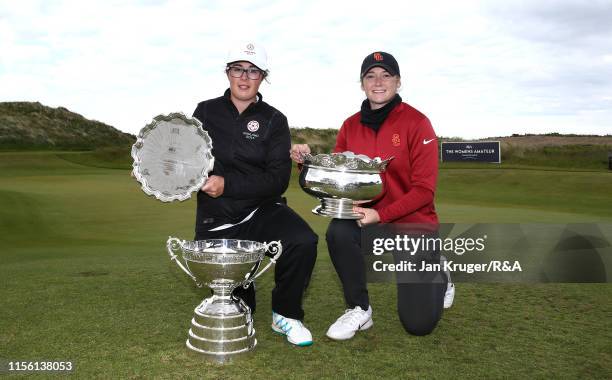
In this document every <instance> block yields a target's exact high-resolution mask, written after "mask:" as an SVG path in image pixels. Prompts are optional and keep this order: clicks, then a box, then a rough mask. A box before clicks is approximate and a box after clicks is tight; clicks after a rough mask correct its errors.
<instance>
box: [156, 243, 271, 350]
mask: <svg viewBox="0 0 612 380" xmlns="http://www.w3.org/2000/svg"><path fill="white" fill-rule="evenodd" d="M166 247H167V249H168V253H169V254H170V259H171V260H173V261H174V262H176V264H177V265H178V266H179V267H180V268H181V269H182V270H183V271H184V272H185V273H187V275H188V276H189V277H191V278H192V279H193V280H194V281H195V282H196V284H197V285H198V287H202V286H204V285H206V286H207V287H209V288H210V289H212V291H213V295H212V297H208V298H206V299H204V301H202V303H200V305H198V306H197V307H196V308H195V310H194V315H193V318H192V320H191V328H190V329H189V333H188V335H189V336H188V339H187V343H186V344H187V348H188V349H189V350H191V351H193V352H195V353H198V354H202V355H204V356H206V357H208V358H211V359H213V360H215V361H218V362H225V361H227V360H228V359H230V358H232V357H234V356H235V355H236V354H240V353H245V352H248V351H251V350H253V349H254V348H255V346H256V345H257V339H255V329H254V328H253V317H252V315H251V309H250V308H249V306H248V305H247V304H246V303H245V302H244V301H243V300H242V299H240V298H237V297H235V296H233V295H232V291H233V290H234V289H235V288H237V287H239V286H242V287H245V288H247V287H249V286H250V285H251V283H252V282H253V281H254V280H255V279H256V278H257V277H259V276H260V275H262V274H263V273H264V272H265V271H266V270H268V268H270V266H271V265H272V264H274V263H276V260H277V259H278V258H279V257H280V255H281V253H282V246H281V243H280V242H279V241H273V242H270V243H258V242H255V241H250V240H236V239H211V240H197V241H190V240H180V239H177V238H173V237H170V238H169V239H168V241H167V242H166ZM177 253H178V254H177ZM264 256H268V257H269V262H268V264H267V265H266V266H265V267H264V268H263V269H261V270H259V267H260V264H261V262H262V260H263V258H264Z"/></svg>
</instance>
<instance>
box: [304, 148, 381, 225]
mask: <svg viewBox="0 0 612 380" xmlns="http://www.w3.org/2000/svg"><path fill="white" fill-rule="evenodd" d="M392 159H393V157H391V158H388V159H386V160H381V159H380V158H379V157H376V158H373V159H372V158H369V157H368V156H365V155H363V154H359V155H357V154H354V153H353V152H343V153H332V154H317V155H316V156H313V155H311V154H305V155H304V166H303V168H302V171H301V172H300V179H299V182H300V186H301V188H302V189H303V190H304V191H305V192H306V193H307V194H310V195H312V196H314V197H317V198H319V201H320V202H321V204H320V205H319V206H317V207H315V208H314V209H313V210H312V212H313V213H315V214H317V215H321V216H326V217H331V218H338V219H360V218H361V215H360V214H358V213H355V212H354V211H353V206H356V205H360V204H363V203H367V202H370V201H373V200H376V199H378V198H380V197H381V196H382V194H383V191H384V188H383V182H382V178H381V175H380V174H381V173H382V172H384V171H385V169H386V167H387V164H388V163H389V161H391V160H392Z"/></svg>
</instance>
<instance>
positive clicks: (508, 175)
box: [0, 152, 612, 379]
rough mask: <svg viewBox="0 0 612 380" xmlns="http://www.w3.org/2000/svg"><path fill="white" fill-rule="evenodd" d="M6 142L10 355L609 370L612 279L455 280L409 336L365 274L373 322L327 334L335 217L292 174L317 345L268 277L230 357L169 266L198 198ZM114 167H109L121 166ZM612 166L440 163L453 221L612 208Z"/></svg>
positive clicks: (543, 374) (5, 343)
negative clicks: (275, 303) (11, 148)
mask: <svg viewBox="0 0 612 380" xmlns="http://www.w3.org/2000/svg"><path fill="white" fill-rule="evenodd" d="M71 154H73V155H72V156H67V154H64V153H55V152H43V153H0V245H1V246H2V248H3V249H2V253H1V254H0V258H1V259H0V260H1V261H0V262H1V264H0V279H1V281H2V287H0V297H1V299H2V307H1V308H0V359H10V360H35V359H38V360H72V361H73V362H74V363H75V367H76V369H75V372H74V374H75V375H76V376H77V377H78V378H92V377H93V378H150V377H159V378H183V377H186V378H214V379H218V378H222V379H223V378H245V377H251V378H279V379H282V378H380V377H383V378H467V377H472V378H474V377H478V378H508V377H511V378H522V377H530V378H531V377H536V378H553V377H558V378H610V377H612V364H610V363H612V349H611V348H610V341H612V333H611V331H612V318H611V317H612V286H610V284H538V285H534V284H459V285H458V288H457V296H456V299H455V305H454V306H453V307H452V308H451V309H449V310H448V311H446V312H445V314H444V316H443V318H442V320H441V322H440V324H439V326H438V328H437V329H436V330H435V331H434V333H433V334H431V335H430V336H427V337H413V336H409V335H407V334H406V333H405V332H404V331H403V329H402V328H401V325H400V323H399V321H398V318H397V314H396V310H395V302H396V299H395V288H394V285H392V284H371V285H370V286H369V289H370V293H371V301H372V306H373V309H374V312H375V314H374V327H373V328H372V329H371V330H369V331H367V332H364V333H360V334H358V335H357V336H356V337H355V338H354V339H352V340H350V341H347V342H333V341H330V340H328V339H327V338H326V337H325V331H326V329H327V328H328V327H329V324H330V323H331V322H333V321H334V320H335V318H337V317H338V316H339V315H340V313H341V312H342V311H343V308H344V306H343V300H342V293H341V289H340V284H339V281H338V279H337V276H336V273H335V271H334V269H333V267H332V265H331V262H330V260H329V256H328V253H327V250H326V246H325V242H324V232H325V228H326V226H327V223H328V220H326V219H323V218H320V217H316V216H314V215H312V214H310V209H311V208H312V207H313V206H314V205H315V204H316V201H315V200H314V199H311V198H309V197H307V196H306V195H305V194H304V193H303V192H302V191H301V190H300V189H299V187H298V186H297V184H296V180H295V179H294V180H292V183H291V186H290V189H289V191H288V193H287V195H288V198H289V203H290V205H291V206H292V207H293V208H294V209H296V210H297V211H298V212H299V213H300V214H301V215H303V216H304V218H305V219H306V220H307V221H308V222H309V223H310V224H311V226H313V228H314V229H315V231H316V232H317V233H318V234H319V236H320V237H321V243H320V246H319V256H318V259H317V264H316V267H315V271H314V274H313V278H312V281H311V286H310V288H309V289H308V292H307V294H306V297H305V300H304V308H305V310H306V313H307V315H306V319H305V323H306V325H307V326H308V327H309V328H310V329H311V331H312V332H313V335H314V339H315V343H314V345H313V346H312V347H309V348H296V347H292V346H290V345H289V344H288V343H287V342H285V341H284V339H283V338H282V337H279V336H277V335H275V334H273V333H272V332H271V331H270V328H269V322H270V310H269V305H270V291H271V289H272V286H273V284H272V276H271V275H270V274H266V275H264V276H262V279H261V281H258V293H257V295H258V304H259V305H260V306H259V308H258V312H257V314H256V315H255V328H256V330H257V339H258V341H259V344H258V346H257V348H256V350H255V351H254V352H253V353H252V354H249V355H247V356H245V357H242V358H240V359H239V360H237V361H235V362H234V363H232V364H231V365H218V364H214V363H209V362H206V361H203V360H202V359H201V358H199V357H197V356H194V355H190V354H189V353H188V351H187V350H186V348H185V347H184V342H185V339H186V334H187V330H188V327H189V320H190V318H191V316H192V313H193V308H194V307H195V306H196V305H197V304H198V303H199V302H200V301H201V300H202V298H204V297H205V296H207V292H206V291H202V290H198V289H196V288H195V287H194V286H193V285H192V284H191V283H190V280H189V281H188V279H187V277H186V276H185V275H184V274H183V273H182V272H180V271H179V269H178V268H177V267H175V266H174V264H171V263H170V260H169V259H168V256H167V253H166V252H165V241H166V239H167V238H168V236H169V235H172V236H178V237H181V238H185V239H191V238H192V237H193V221H194V210H195V200H189V201H186V202H183V203H173V204H163V203H161V202H159V201H156V200H154V199H152V198H149V197H147V196H146V195H145V194H144V193H143V192H142V191H141V190H140V188H139V186H138V184H137V183H136V181H135V180H134V179H132V178H131V177H130V175H129V170H125V169H121V170H118V169H105V168H100V167H104V166H107V165H108V161H107V160H102V159H99V160H98V161H95V160H93V159H91V158H90V157H89V158H87V160H83V161H81V162H84V163H86V164H87V165H80V164H78V162H79V160H78V158H79V156H78V154H75V153H71ZM111 166H112V165H111ZM610 194H612V175H611V174H609V173H606V172H579V173H576V172H562V171H539V170H517V169H506V170H496V169H494V168H491V169H461V168H455V169H442V170H441V172H440V178H439V192H438V199H437V206H438V211H439V214H440V217H441V220H442V221H443V222H552V223H566V222H568V223H569V222H607V223H610V222H611V221H612V215H611V214H612V213H611V212H610V210H612V197H610Z"/></svg>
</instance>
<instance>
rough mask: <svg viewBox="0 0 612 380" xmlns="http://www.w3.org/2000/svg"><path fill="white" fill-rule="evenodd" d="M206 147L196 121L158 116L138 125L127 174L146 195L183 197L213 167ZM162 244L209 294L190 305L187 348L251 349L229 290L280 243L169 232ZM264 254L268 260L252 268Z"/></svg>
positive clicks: (243, 310)
mask: <svg viewBox="0 0 612 380" xmlns="http://www.w3.org/2000/svg"><path fill="white" fill-rule="evenodd" d="M211 151H212V141H211V139H210V137H209V136H208V133H207V132H206V131H204V130H203V128H202V124H201V123H200V121H198V120H197V119H194V118H188V117H186V116H185V115H183V114H182V113H171V114H168V115H159V116H157V117H155V118H154V119H153V121H152V122H151V123H149V124H147V125H146V126H145V127H144V128H142V130H141V131H140V133H139V134H138V139H137V141H136V143H135V144H134V145H133V146H132V158H133V159H134V163H133V171H132V175H133V176H134V178H136V180H138V182H140V183H141V185H142V190H143V191H144V192H145V193H146V194H148V195H152V196H154V197H155V198H156V199H158V200H160V201H162V202H172V201H175V200H178V201H184V200H186V199H188V198H190V197H191V194H192V193H193V192H194V191H198V190H199V189H200V188H201V187H202V185H203V184H204V183H205V182H206V180H207V179H208V173H209V172H210V171H211V170H212V169H213V166H214V157H213V156H212V153H211ZM166 247H167V250H168V253H170V257H171V259H172V260H174V261H175V262H176V263H177V265H178V266H179V267H180V268H181V269H182V270H183V271H185V273H187V274H188V275H189V276H190V277H191V278H192V279H193V280H194V281H196V283H197V284H198V286H200V287H201V286H203V285H207V286H208V287H210V288H211V289H212V291H213V293H214V294H213V296H212V297H209V298H206V299H205V300H204V301H203V302H202V303H201V304H200V305H199V306H198V307H196V309H195V312H194V315H193V318H192V320H191V328H190V329H189V337H188V339H187V348H189V349H190V350H191V351H192V352H196V353H198V354H202V356H203V357H207V358H212V359H214V360H216V361H220V362H223V361H226V360H228V359H229V358H231V357H233V356H234V355H235V354H239V353H243V352H248V351H250V350H252V349H253V348H254V347H255V345H256V344H257V339H255V329H254V328H253V318H252V315H251V310H250V308H249V307H248V306H247V305H246V304H245V303H244V301H243V300H241V299H239V298H235V297H233V296H232V291H233V290H234V289H235V288H236V287H238V286H243V287H245V288H246V287H248V286H250V285H251V283H252V282H253V280H255V278H257V277H259V276H260V275H261V274H263V273H264V272H265V271H266V270H267V269H268V268H269V267H270V265H272V264H274V263H276V260H277V259H278V257H279V256H280V254H281V252H282V246H281V243H280V242H279V241H274V242H270V243H259V242H254V241H248V240H228V239H219V240H199V241H188V240H179V239H177V238H172V237H171V238H169V239H168V241H167V242H166ZM177 251H180V252H181V255H180V257H181V258H182V261H181V260H180V259H179V255H177V254H176V252H177ZM264 255H268V256H269V257H270V262H269V263H268V265H267V266H266V267H265V268H264V269H263V270H261V271H259V272H257V270H258V268H259V265H260V263H261V261H262V260H263V257H264Z"/></svg>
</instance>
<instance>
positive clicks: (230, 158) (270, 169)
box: [193, 89, 291, 231]
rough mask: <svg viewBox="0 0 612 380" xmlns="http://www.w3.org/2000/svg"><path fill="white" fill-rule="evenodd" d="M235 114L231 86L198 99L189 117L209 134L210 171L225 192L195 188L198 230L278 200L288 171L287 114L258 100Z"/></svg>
mask: <svg viewBox="0 0 612 380" xmlns="http://www.w3.org/2000/svg"><path fill="white" fill-rule="evenodd" d="M257 96H258V99H259V101H257V102H255V103H251V104H250V105H249V106H248V107H247V109H245V110H244V112H242V114H238V110H237V109H236V107H235V106H234V104H233V103H232V101H231V100H230V90H229V89H228V90H226V91H225V94H224V95H223V96H221V97H219V98H215V99H210V100H206V101H203V102H201V103H199V104H198V106H197V107H196V109H195V111H194V112H193V116H194V117H196V118H197V119H198V120H200V121H201V122H202V124H203V128H204V130H206V131H208V134H209V136H210V137H211V139H212V146H213V148H212V154H213V156H214V157H215V166H214V168H213V171H212V172H211V173H209V175H218V176H222V177H224V178H225V187H224V191H223V194H222V195H221V196H220V197H218V198H212V197H210V196H208V195H207V194H206V193H204V192H202V191H199V192H198V208H197V213H196V231H197V230H200V229H203V230H208V229H210V228H214V227H216V226H219V225H221V224H225V223H236V222H238V221H240V220H242V219H243V218H244V217H246V216H247V215H248V214H249V213H251V211H253V210H254V209H255V208H257V207H259V206H260V205H261V204H263V203H265V202H269V201H280V199H281V195H282V194H283V193H284V192H285V190H287V186H288V185H289V177H290V176H291V159H290V157H289V149H290V147H291V137H290V134H289V125H288V124H287V118H286V117H285V115H283V114H282V113H281V112H280V111H278V110H277V109H275V108H274V107H272V106H270V105H269V104H267V103H265V102H263V101H262V97H261V94H259V93H258V94H257Z"/></svg>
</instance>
